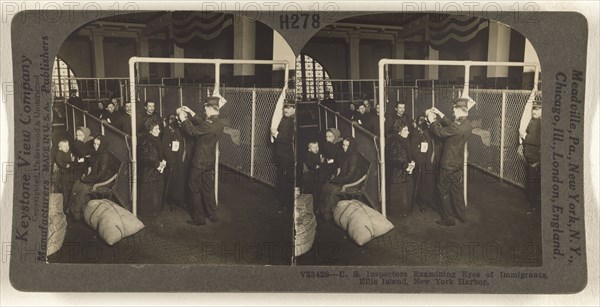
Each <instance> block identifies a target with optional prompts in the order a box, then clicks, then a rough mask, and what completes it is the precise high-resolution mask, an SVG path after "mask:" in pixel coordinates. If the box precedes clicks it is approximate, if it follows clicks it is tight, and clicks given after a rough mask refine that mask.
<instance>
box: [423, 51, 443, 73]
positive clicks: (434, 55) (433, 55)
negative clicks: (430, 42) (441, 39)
mask: <svg viewBox="0 0 600 307" xmlns="http://www.w3.org/2000/svg"><path fill="white" fill-rule="evenodd" d="M427 59H428V60H439V59H440V52H439V51H438V50H435V49H433V48H431V46H429V56H428V57H427ZM439 69H440V67H439V66H438V65H428V66H426V67H425V79H429V80H437V79H438V78H439Z"/></svg>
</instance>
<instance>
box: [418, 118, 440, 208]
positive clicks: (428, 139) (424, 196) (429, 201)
mask: <svg viewBox="0 0 600 307" xmlns="http://www.w3.org/2000/svg"><path fill="white" fill-rule="evenodd" d="M417 123H418V124H417V129H415V132H414V134H413V135H412V137H411V148H412V151H413V158H414V159H415V163H416V167H415V178H414V179H415V183H414V186H415V190H414V193H413V195H414V197H413V204H414V206H413V207H416V206H418V207H419V211H421V212H425V209H426V208H428V207H429V208H430V209H434V210H437V207H438V194H439V193H438V191H437V187H436V184H437V179H438V176H437V175H438V171H439V160H440V156H441V152H442V151H441V148H442V144H441V143H439V141H438V140H437V139H436V138H434V137H433V136H432V135H431V132H430V131H429V123H428V122H427V118H426V117H425V116H424V115H421V116H419V118H418V121H417Z"/></svg>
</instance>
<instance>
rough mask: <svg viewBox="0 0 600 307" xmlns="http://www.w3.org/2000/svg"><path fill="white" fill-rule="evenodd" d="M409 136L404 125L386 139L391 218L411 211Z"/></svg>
mask: <svg viewBox="0 0 600 307" xmlns="http://www.w3.org/2000/svg"><path fill="white" fill-rule="evenodd" d="M409 135H410V132H409V130H408V125H407V124H404V125H403V126H402V127H401V128H400V132H399V133H398V134H396V135H393V136H392V137H390V138H388V139H387V142H388V143H389V146H390V155H389V160H388V163H389V164H390V167H391V170H392V173H391V178H392V182H391V183H390V190H389V191H390V202H389V206H388V207H389V212H390V215H392V216H400V217H406V216H408V214H409V213H410V211H411V209H412V194H413V170H414V168H415V161H414V159H413V154H412V150H411V146H410V139H409Z"/></svg>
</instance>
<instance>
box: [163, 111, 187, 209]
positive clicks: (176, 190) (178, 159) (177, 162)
mask: <svg viewBox="0 0 600 307" xmlns="http://www.w3.org/2000/svg"><path fill="white" fill-rule="evenodd" d="M166 122H167V127H166V129H164V134H163V136H162V147H163V151H164V157H165V160H166V161H167V166H166V168H165V193H164V199H165V200H166V202H167V203H168V204H169V209H170V210H171V211H175V210H176V209H177V206H179V207H183V202H184V191H185V182H186V181H185V171H184V170H185V168H184V164H183V159H184V157H185V156H184V150H185V147H184V139H183V136H182V135H181V130H180V128H179V124H178V122H177V116H176V115H170V116H169V117H167V118H166Z"/></svg>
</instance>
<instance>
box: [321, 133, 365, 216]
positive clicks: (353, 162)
mask: <svg viewBox="0 0 600 307" xmlns="http://www.w3.org/2000/svg"><path fill="white" fill-rule="evenodd" d="M367 170H368V162H367V161H366V159H365V158H364V157H363V156H362V155H361V154H360V153H359V152H358V143H357V142H356V139H354V138H353V137H346V138H345V139H344V141H343V142H342V152H341V154H340V158H339V167H338V168H337V174H336V175H335V176H334V177H333V178H332V179H331V180H329V181H328V182H327V183H325V185H324V186H323V189H322V190H321V195H320V197H319V204H318V205H319V212H320V214H321V216H322V217H323V219H324V220H326V221H329V220H331V217H332V215H333V209H334V208H335V206H336V205H337V203H338V201H340V200H341V196H340V194H341V193H342V192H344V185H346V184H349V183H353V182H356V181H357V180H358V179H360V178H361V177H362V176H364V175H365V174H366V173H367Z"/></svg>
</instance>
